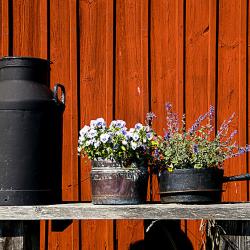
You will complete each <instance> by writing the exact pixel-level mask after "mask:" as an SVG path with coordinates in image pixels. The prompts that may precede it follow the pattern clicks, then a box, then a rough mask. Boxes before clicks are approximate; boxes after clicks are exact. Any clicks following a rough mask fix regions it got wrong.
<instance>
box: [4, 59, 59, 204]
mask: <svg viewBox="0 0 250 250" xmlns="http://www.w3.org/2000/svg"><path fill="white" fill-rule="evenodd" d="M49 77H50V62H49V61H48V60H44V59H40V58H29V57H4V58H2V59H0V205H33V204H49V203H57V202H59V201H60V199H61V193H60V192H61V138H62V114H63V110H64V88H63V86H62V85H59V84H58V85H56V86H55V88H54V91H53V92H52V91H51V90H50V89H49V83H50V80H49V79H50V78H49ZM58 88H61V91H62V99H61V100H59V98H58V93H57V92H58Z"/></svg>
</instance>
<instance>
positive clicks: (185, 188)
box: [154, 103, 250, 203]
mask: <svg viewBox="0 0 250 250" xmlns="http://www.w3.org/2000/svg"><path fill="white" fill-rule="evenodd" d="M166 111H167V117H166V119H167V129H166V131H165V135H164V137H161V136H158V147H157V149H156V150H155V152H154V157H155V162H156V165H157V170H158V177H159V178H158V179H159V188H160V196H161V202H162V203H171V202H177V203H178V202H180V203H211V202H218V201H220V198H221V192H222V183H223V182H224V181H230V180H235V178H233V177H232V178H231V179H230V177H227V178H226V177H223V163H224V161H225V160H227V159H229V158H233V157H237V156H239V155H241V154H243V153H246V152H248V151H249V149H250V147H249V146H248V145H247V146H245V147H240V146H238V145H237V144H236V142H235V141H234V136H235V135H236V133H237V131H236V130H234V131H232V132H229V127H230V124H231V123H232V120H233V118H234V114H232V116H231V117H230V118H229V119H228V120H225V121H224V122H223V124H222V125H221V126H220V128H219V129H218V131H217V132H216V133H214V126H213V123H214V112H215V111H214V107H212V106H211V107H210V109H209V111H208V112H207V113H205V114H203V115H201V116H199V118H198V119H197V120H196V121H195V123H194V124H193V125H192V126H191V127H190V128H189V129H186V128H185V115H184V116H183V117H182V120H181V122H180V121H179V118H178V115H177V114H176V113H174V112H173V109H172V105H171V104H170V103H167V104H166ZM239 179H244V176H243V177H242V176H241V178H239Z"/></svg>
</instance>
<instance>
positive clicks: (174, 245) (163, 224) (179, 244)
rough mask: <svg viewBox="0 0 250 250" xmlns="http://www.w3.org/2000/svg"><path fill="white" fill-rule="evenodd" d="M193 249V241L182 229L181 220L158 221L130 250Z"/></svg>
mask: <svg viewBox="0 0 250 250" xmlns="http://www.w3.org/2000/svg"><path fill="white" fill-rule="evenodd" d="M152 249H154V250H163V249H164V250H184V249H185V250H193V246H192V243H191V242H190V240H189V239H188V238H187V237H186V235H185V233H184V232H183V231H182V230H181V229H180V223H179V221H164V220H161V221H156V222H155V223H154V224H153V225H152V226H150V229H149V231H148V232H146V233H145V239H144V240H141V241H137V242H135V243H133V244H131V245H130V248H129V250H152Z"/></svg>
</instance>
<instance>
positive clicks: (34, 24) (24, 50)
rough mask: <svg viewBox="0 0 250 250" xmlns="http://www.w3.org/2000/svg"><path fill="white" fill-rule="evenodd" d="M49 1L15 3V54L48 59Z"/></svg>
mask: <svg viewBox="0 0 250 250" xmlns="http://www.w3.org/2000/svg"><path fill="white" fill-rule="evenodd" d="M47 32H48V30H47V0H15V1H14V2H13V54H14V55H15V56H37V57H42V58H47V52H48V50H47Z"/></svg>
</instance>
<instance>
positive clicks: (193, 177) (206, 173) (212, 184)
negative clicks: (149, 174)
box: [158, 168, 250, 204]
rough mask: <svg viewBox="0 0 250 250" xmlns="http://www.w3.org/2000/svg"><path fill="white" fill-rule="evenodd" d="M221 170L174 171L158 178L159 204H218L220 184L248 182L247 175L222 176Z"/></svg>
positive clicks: (165, 172) (248, 176)
mask: <svg viewBox="0 0 250 250" xmlns="http://www.w3.org/2000/svg"><path fill="white" fill-rule="evenodd" d="M223 174H224V171H223V169H218V168H206V169H193V168H190V169H176V170H174V171H173V172H168V171H164V172H161V173H160V174H159V176H158V180H159V189H160V197H161V203H194V204H195V203H218V202H220V201H221V194H222V192H223V190H222V184H223V183H224V182H230V181H241V180H249V179H250V175H249V174H243V175H237V176H223Z"/></svg>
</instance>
